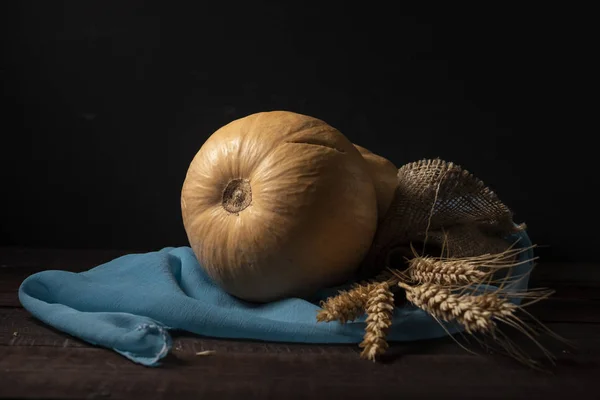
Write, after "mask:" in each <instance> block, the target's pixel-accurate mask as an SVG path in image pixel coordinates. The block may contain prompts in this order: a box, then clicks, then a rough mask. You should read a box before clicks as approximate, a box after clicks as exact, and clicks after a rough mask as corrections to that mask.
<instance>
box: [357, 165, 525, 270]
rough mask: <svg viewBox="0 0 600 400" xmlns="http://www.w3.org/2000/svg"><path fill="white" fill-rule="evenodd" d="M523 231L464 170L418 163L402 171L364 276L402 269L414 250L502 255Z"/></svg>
mask: <svg viewBox="0 0 600 400" xmlns="http://www.w3.org/2000/svg"><path fill="white" fill-rule="evenodd" d="M521 229H524V226H517V225H515V223H514V222H513V218H512V212H511V211H510V210H509V209H508V208H507V207H506V206H505V205H504V204H503V203H502V202H501V201H500V199H498V197H497V196H496V194H495V193H494V192H493V191H491V190H490V189H489V188H488V187H486V186H485V185H484V184H483V182H482V181H480V180H479V179H477V178H475V177H474V176H473V175H472V174H470V173H469V172H468V171H466V170H464V169H462V168H461V167H460V166H458V165H456V164H453V163H451V162H446V161H442V160H440V159H434V160H422V161H417V162H413V163H410V164H407V165H404V166H402V167H401V168H400V169H399V170H398V187H397V189H396V192H395V196H394V199H393V201H392V204H391V205H390V207H389V210H388V211H387V214H386V216H385V218H384V219H383V221H381V222H380V224H379V227H378V230H377V233H376V236H375V239H374V241H373V244H372V247H371V250H370V252H369V254H368V256H367V257H366V258H365V260H364V262H363V265H362V266H361V269H360V271H359V276H360V277H361V278H368V277H372V276H373V275H375V274H377V273H379V272H380V271H382V270H383V269H384V268H385V267H392V268H401V265H399V264H401V263H402V262H403V260H404V259H405V257H412V256H413V255H414V254H413V251H414V250H412V249H411V245H412V246H413V247H414V249H416V250H417V251H418V252H419V253H420V255H430V256H436V257H438V256H441V255H443V256H445V257H469V256H478V255H482V254H491V253H501V252H503V251H505V250H506V249H507V248H508V247H510V246H511V245H512V243H510V242H509V241H508V240H507V239H506V237H507V236H508V235H510V234H512V233H515V232H517V231H519V230H521ZM442 250H443V254H442Z"/></svg>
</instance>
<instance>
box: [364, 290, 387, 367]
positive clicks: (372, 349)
mask: <svg viewBox="0 0 600 400" xmlns="http://www.w3.org/2000/svg"><path fill="white" fill-rule="evenodd" d="M393 312H394V293H392V291H391V290H390V285H389V284H388V283H387V282H383V283H380V284H378V285H376V286H375V287H373V288H372V289H371V291H370V292H369V296H368V301H367V320H366V322H367V327H366V329H365V335H364V340H363V341H362V343H360V345H359V346H360V347H361V348H362V349H363V351H362V352H361V355H360V356H361V358H366V359H368V360H371V361H376V359H377V356H378V355H380V354H383V353H385V351H386V350H387V349H388V343H387V341H386V335H387V331H388V329H389V328H390V326H391V325H392V314H393Z"/></svg>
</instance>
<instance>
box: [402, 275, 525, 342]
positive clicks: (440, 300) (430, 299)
mask: <svg viewBox="0 0 600 400" xmlns="http://www.w3.org/2000/svg"><path fill="white" fill-rule="evenodd" d="M399 286H400V287H401V288H403V289H405V290H406V298H407V300H408V301H410V302H411V303H413V304H414V305H416V306H417V307H419V308H421V309H423V310H425V311H427V312H428V313H429V314H431V315H432V316H434V317H436V318H438V319H441V320H443V321H446V322H452V321H456V322H458V323H459V324H461V325H462V326H463V327H464V328H465V330H466V331H467V333H475V332H481V333H492V332H493V331H494V329H495V327H496V322H495V320H494V319H496V318H503V319H509V318H511V317H512V315H513V314H514V312H515V311H516V309H517V306H516V305H515V304H514V303H512V302H510V301H509V300H508V299H506V298H501V297H500V296H498V295H497V294H495V293H484V294H481V295H471V294H455V293H453V292H452V290H450V289H448V288H447V287H443V286H440V285H437V284H433V283H424V284H421V285H418V286H409V285H407V284H405V283H402V282H401V283H399Z"/></svg>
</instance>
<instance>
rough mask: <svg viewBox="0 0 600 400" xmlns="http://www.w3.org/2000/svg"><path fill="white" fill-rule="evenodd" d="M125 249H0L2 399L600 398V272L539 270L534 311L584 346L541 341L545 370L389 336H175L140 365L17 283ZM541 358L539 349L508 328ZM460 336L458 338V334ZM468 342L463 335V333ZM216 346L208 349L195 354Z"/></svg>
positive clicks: (446, 341) (447, 344)
mask: <svg viewBox="0 0 600 400" xmlns="http://www.w3.org/2000/svg"><path fill="white" fill-rule="evenodd" d="M127 253H128V252H124V251H93V250H80V251H70V250H52V249H25V250H24V249H14V248H11V249H7V248H0V398H78V399H80V398H110V399H122V398H132V397H136V398H137V397H144V398H149V399H162V398H202V397H206V398H219V399H221V398H240V397H244V398H261V399H262V398H265V399H269V398H274V399H283V398H285V399H287V398H291V399H294V398H337V397H343V398H366V397H377V398H394V399H397V398H399V397H405V398H406V397H408V398H412V397H418V398H442V397H444V398H448V397H452V396H455V397H460V398H473V399H480V398H498V399H507V398H511V399H514V398H528V399H530V398H543V397H546V398H571V397H576V398H582V399H585V398H596V397H597V396H596V395H595V391H596V386H597V384H596V383H597V376H600V290H599V289H600V287H599V286H600V277H599V274H598V271H599V270H600V268H598V267H597V266H592V265H589V264H585V265H567V264H548V265H543V268H542V265H540V266H538V268H537V269H536V271H535V272H534V274H533V276H532V285H533V286H536V287H552V288H554V289H555V290H556V294H555V295H554V296H553V297H552V298H551V299H550V300H548V301H544V302H540V303H538V304H536V305H534V306H532V307H531V308H529V310H530V312H532V313H533V314H534V315H535V316H536V317H538V318H539V319H540V320H542V321H543V322H544V323H545V324H546V325H547V327H548V328H549V329H551V330H552V331H553V332H555V333H557V334H559V335H561V336H563V337H565V338H567V339H570V340H572V341H573V342H574V344H575V345H576V347H569V346H567V345H566V344H565V343H563V342H560V341H556V340H553V339H550V338H548V337H545V336H543V337H542V343H543V344H544V346H546V347H547V348H548V349H549V350H550V351H551V352H552V353H553V354H554V355H555V356H556V357H557V363H556V365H555V366H554V367H550V366H549V365H547V366H548V367H549V368H548V370H547V372H538V371H534V370H531V369H528V368H527V367H525V366H523V365H521V364H518V363H517V362H515V361H514V360H511V359H509V358H507V357H503V356H501V355H498V354H496V353H495V352H493V351H492V352H489V351H486V350H484V349H482V348H481V347H479V346H477V345H476V344H475V343H471V344H470V345H469V349H471V350H474V351H476V352H477V353H479V354H478V355H474V354H471V353H469V352H467V351H466V350H465V349H463V348H461V347H460V346H459V345H458V344H457V343H456V342H455V341H453V340H452V339H450V338H443V339H438V340H427V341H417V342H410V343H392V345H391V347H390V349H389V351H388V354H387V356H386V357H385V359H384V360H383V362H381V363H371V362H368V361H365V360H361V359H360V358H359V353H360V349H359V348H358V347H357V346H356V345H309V344H297V343H294V344H290V343H265V342H258V341H242V340H222V339H213V338H204V337H200V336H196V335H191V334H187V333H183V332H173V338H174V342H173V349H172V351H171V353H170V354H169V356H168V357H167V358H166V359H165V361H164V363H163V365H162V366H160V367H158V368H147V367H143V366H141V365H138V364H135V363H133V362H131V361H129V360H127V359H126V358H125V357H123V356H121V355H118V354H117V353H115V352H114V351H112V350H110V349H105V348H100V347H95V346H91V345H89V344H88V343H85V342H83V341H81V340H79V339H77V338H74V337H71V336H69V335H66V334H64V333H62V332H60V331H57V330H55V329H53V328H51V327H49V326H47V325H45V324H43V323H41V322H40V321H38V320H36V319H35V318H33V317H32V316H31V315H30V314H29V313H28V312H27V311H26V310H24V309H23V308H21V306H20V304H19V302H18V298H17V290H18V287H19V285H20V283H21V282H22V280H23V279H25V278H26V277H27V276H29V275H30V274H32V273H35V272H39V271H43V270H45V269H62V270H67V271H72V272H78V271H84V270H87V269H89V268H92V267H94V266H97V265H99V264H101V263H103V262H107V261H110V260H111V259H113V258H115V257H118V256H120V255H123V254H127ZM510 336H511V337H512V338H514V339H515V340H516V341H517V342H518V343H519V345H520V346H522V347H523V349H524V350H525V351H526V352H527V353H528V354H531V356H532V358H534V359H537V360H543V357H542V354H541V352H540V351H539V350H538V349H537V348H536V345H535V344H534V343H533V342H532V341H530V340H528V339H527V338H525V337H523V336H522V335H518V334H516V332H512V333H511V334H510ZM457 339H460V337H457ZM461 343H462V344H466V342H464V341H462V340H461ZM205 350H212V351H214V352H215V353H214V354H212V355H209V356H198V355H197V353H198V352H201V351H205Z"/></svg>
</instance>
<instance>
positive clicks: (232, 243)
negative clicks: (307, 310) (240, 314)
mask: <svg viewBox="0 0 600 400" xmlns="http://www.w3.org/2000/svg"><path fill="white" fill-rule="evenodd" d="M232 181H234V183H231V182H232ZM228 185H229V189H227V187H228ZM236 185H238V186H240V187H241V186H244V187H245V189H248V187H249V188H250V190H251V199H250V200H249V197H248V195H247V194H244V193H243V189H244V188H242V190H241V191H240V190H238V191H237V192H236V191H235V190H232V187H233V186H236ZM232 194H233V198H234V200H235V199H237V202H236V201H234V202H233V203H231V204H229V203H226V204H225V206H224V203H223V198H224V196H225V197H228V198H229V197H232ZM232 204H233V205H232ZM181 207H182V216H183V223H184V227H185V230H186V232H187V235H188V240H189V243H190V246H191V247H192V249H193V250H194V253H195V254H196V257H197V258H198V261H199V262H200V264H201V265H202V266H203V268H205V270H206V271H207V273H208V275H209V276H210V277H211V278H212V279H213V280H214V281H216V282H217V283H218V284H219V285H220V286H221V287H222V288H223V289H224V290H226V291H227V292H228V293H230V294H232V295H234V296H236V297H239V298H241V299H244V300H248V301H255V302H265V301H272V300H276V299H280V298H283V297H290V296H304V295H309V294H311V293H312V292H313V291H314V290H317V289H319V288H322V287H324V286H328V285H334V284H339V283H342V282H344V281H345V280H346V279H348V278H349V277H351V275H352V274H353V273H354V272H355V271H356V269H357V268H358V266H359V264H360V262H361V261H362V259H363V258H364V257H365V255H366V254H367V251H368V249H369V247H370V245H371V242H372V240H373V237H374V234H375V230H376V226H377V200H376V195H375V189H374V185H373V183H372V180H371V177H370V175H369V172H368V166H367V163H366V161H365V160H364V159H363V158H362V157H361V155H360V153H359V151H358V150H357V149H356V148H355V147H354V146H353V145H352V143H351V142H350V141H349V140H348V139H347V138H346V137H345V136H344V135H342V134H341V133H340V132H339V131H338V130H336V129H335V128H333V127H331V126H329V125H328V124H326V123H325V122H323V121H321V120H318V119H316V118H312V117H309V116H305V115H300V114H296V113H292V112H286V111H272V112H263V113H257V114H252V115H249V116H247V117H244V118H241V119H238V120H235V121H233V122H231V123H229V124H227V125H225V126H224V127H222V128H220V129H218V130H217V131H216V132H215V133H213V134H212V135H211V136H210V138H209V139H208V140H207V141H206V142H205V143H204V144H203V145H202V147H201V148H200V150H199V151H198V153H197V154H196V156H195V157H194V159H193V160H192V162H191V164H190V167H189V169H188V172H187V176H186V178H185V181H184V184H183V188H182V193H181ZM244 207H245V208H244Z"/></svg>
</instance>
